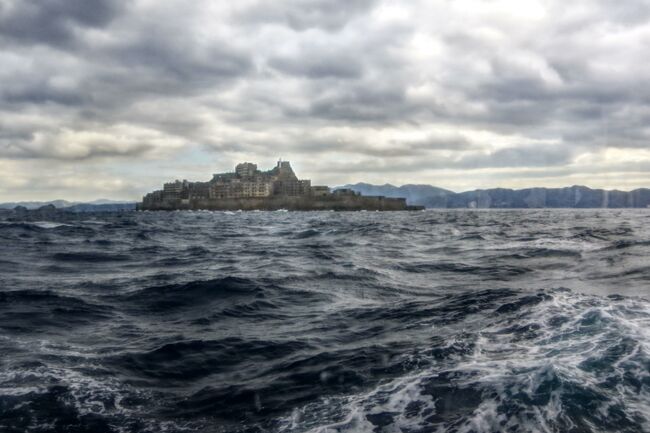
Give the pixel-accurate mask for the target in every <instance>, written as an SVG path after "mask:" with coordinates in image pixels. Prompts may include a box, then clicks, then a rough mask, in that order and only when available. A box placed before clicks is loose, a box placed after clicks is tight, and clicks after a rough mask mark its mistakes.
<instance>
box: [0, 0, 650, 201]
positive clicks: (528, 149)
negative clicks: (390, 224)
mask: <svg viewBox="0 0 650 433" xmlns="http://www.w3.org/2000/svg"><path fill="white" fill-rule="evenodd" d="M506 12H507V13H506ZM648 19H650V6H648V4H647V3H646V2H643V1H640V0H639V1H636V0H632V1H629V2H614V1H610V0H598V1H586V0H578V1H577V2H572V3H571V4H566V2H560V1H559V0H547V1H544V2H536V1H533V0H530V2H528V3H527V2H523V3H521V4H519V3H517V4H511V3H507V4H506V3H503V2H501V1H498V0H497V1H494V2H489V3H485V4H482V6H480V7H479V6H477V7H476V8H470V9H466V10H462V11H461V10H459V9H458V6H457V5H455V4H453V3H452V2H446V1H440V2H438V1H434V2H422V3H419V2H412V3H408V4H406V3H405V4H397V3H395V2H388V1H384V0H361V1H344V0H287V1H283V2H279V3H278V2H275V3H273V4H271V3H268V2H261V1H256V0H242V1H241V2H236V3H233V4H228V2H211V1H208V0H197V1H196V2H192V4H191V5H189V6H188V4H187V3H185V2H181V1H180V0H170V1H168V2H161V3H156V2H148V1H142V0H92V1H88V0H87V1H80V0H79V1H77V0H74V1H67V0H66V1H63V0H51V1H47V2H39V1H35V0H21V1H17V0H0V64H2V68H0V82H2V83H3V84H2V85H1V86H0V166H2V164H5V165H6V166H8V167H13V166H14V162H15V161H25V160H29V161H36V160H39V161H50V162H51V166H52V170H53V171H56V170H59V169H60V167H61V165H60V164H64V163H68V162H69V161H76V162H77V163H78V164H79V165H80V166H82V165H83V166H85V165H84V164H106V167H108V165H109V164H111V161H113V160H115V161H118V162H117V163H116V164H118V165H119V166H120V167H122V169H121V171H120V173H121V175H122V176H126V177H127V178H128V183H129V184H130V185H133V184H137V183H138V181H137V180H138V176H139V175H138V173H142V170H150V171H154V172H155V171H156V170H151V168H152V167H157V166H158V165H159V164H161V163H163V162H165V161H167V162H170V163H171V161H176V160H177V159H180V160H183V163H184V164H185V166H187V167H191V166H193V164H194V165H196V166H203V165H204V164H208V163H209V164H212V162H213V161H217V162H218V163H222V162H223V164H224V166H225V167H229V165H231V162H234V161H236V160H238V159H240V158H244V159H249V160H250V159H255V158H256V157H257V156H259V157H265V158H271V157H275V156H278V154H282V155H283V156H285V157H287V158H292V159H294V160H297V161H303V164H302V165H303V166H309V163H313V164H318V168H314V174H317V173H322V172H326V171H327V167H331V170H330V173H339V174H340V175H344V174H345V175H349V176H356V178H357V179H358V180H364V179H365V177H364V176H369V175H370V174H372V173H378V175H379V174H380V175H381V176H384V177H385V181H388V182H393V183H400V181H401V180H405V179H408V181H411V182H413V181H416V182H420V183H422V182H432V183H437V182H438V180H439V178H438V177H436V178H426V176H430V173H431V172H432V171H435V170H457V171H459V172H463V173H464V174H463V175H462V176H460V177H459V175H457V174H455V175H453V176H456V177H455V178H452V177H449V178H448V179H445V181H448V182H449V184H448V185H447V186H450V187H453V185H454V184H463V182H465V179H464V178H466V177H467V176H470V174H467V172H478V171H481V170H482V171H483V172H490V173H493V176H494V179H495V182H499V184H502V183H503V182H504V179H506V178H505V177H503V176H501V175H500V174H499V173H501V172H507V170H522V172H521V177H522V178H526V177H530V178H538V179H543V178H544V177H550V176H543V175H542V174H540V173H541V172H542V171H544V170H547V171H548V173H555V174H557V176H556V177H558V178H561V177H562V176H564V177H565V178H566V179H567V182H569V181H570V175H571V174H572V173H574V174H575V175H579V174H581V173H582V175H584V176H587V177H588V176H591V178H593V179H594V182H596V183H597V182H599V181H600V180H599V179H600V178H602V177H603V176H597V175H596V174H597V173H596V171H595V170H596V169H595V168H594V167H595V165H594V164H596V163H595V162H594V161H602V164H600V165H598V170H600V171H601V172H602V173H603V174H604V175H605V174H607V173H608V172H611V173H612V176H616V174H615V173H620V172H625V171H626V170H624V169H623V168H624V167H630V166H635V167H636V166H645V165H643V164H646V162H645V161H646V160H650V154H648V153H647V152H646V151H647V150H648V149H650V146H649V144H650V141H649V139H650V129H648V127H647V125H648V124H649V122H650V90H648V89H650V87H649V86H647V85H646V84H647V77H648V76H649V75H650V61H648V60H646V57H647V56H646V54H647V52H646V51H647V43H648V40H649V39H648V37H647V36H646V35H647V32H646V31H645V26H646V23H647V22H648ZM549 143H553V144H549ZM206 161H208V162H206ZM341 161H345V163H344V164H342V163H341ZM630 161H634V162H636V161H638V164H636V165H635V164H632V163H630ZM59 163H60V164H59ZM45 166H46V165H44V167H45ZM332 166H336V167H335V168H334V167H332ZM608 167H609V168H608ZM526 170H528V171H526ZM627 171H629V170H627ZM5 173H7V174H6V175H5V178H0V182H1V181H2V180H3V179H6V178H8V177H9V176H11V169H6V170H5ZM105 173H106V176H107V177H106V182H108V183H110V182H111V180H110V179H109V176H110V170H106V171H105ZM163 175H164V173H161V174H160V176H161V179H162V176H163ZM422 176H425V177H422ZM450 176H452V175H450ZM415 177H417V178H415ZM382 179H383V177H382ZM351 180H353V179H351ZM554 181H555V180H554ZM25 182H26V184H28V181H27V180H26V181H25ZM558 182H559V180H558ZM341 183H343V182H341ZM441 186H446V185H445V184H443V185H441ZM505 186H507V185H505ZM71 188H72V187H71ZM71 190H72V189H71Z"/></svg>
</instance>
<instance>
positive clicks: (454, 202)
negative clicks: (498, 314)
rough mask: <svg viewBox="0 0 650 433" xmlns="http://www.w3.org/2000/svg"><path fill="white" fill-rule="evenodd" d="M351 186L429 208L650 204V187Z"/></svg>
mask: <svg viewBox="0 0 650 433" xmlns="http://www.w3.org/2000/svg"><path fill="white" fill-rule="evenodd" d="M339 188H349V189H352V190H354V191H357V192H359V193H361V194H363V195H384V196H387V197H403V198H406V201H407V203H408V204H411V205H420V206H425V207H427V208H478V209H488V208H499V209H504V208H645V207H649V206H650V189H646V188H641V189H635V190H633V191H629V192H628V191H618V190H611V191H608V190H602V189H592V188H589V187H586V186H579V185H574V186H571V187H567V188H526V189H520V190H514V189H507V188H493V189H478V190H474V191H466V192H461V193H455V192H452V191H448V190H445V189H442V188H437V187H434V186H430V185H404V186H401V187H396V186H393V185H389V184H386V185H370V184H366V183H357V184H354V185H345V186H342V187H339Z"/></svg>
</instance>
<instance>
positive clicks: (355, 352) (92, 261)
mask: <svg viewBox="0 0 650 433" xmlns="http://www.w3.org/2000/svg"><path fill="white" fill-rule="evenodd" d="M649 254H650V212H648V211H647V210H526V211H523V210H522V211H516V210H508V211H498V210H491V211H462V210H453V211H424V212H395V213H375V212H358V213H337V212H313V213H312V212H306V213H292V212H170V213H149V212H144V213H142V212H141V213H135V212H134V213H130V214H122V215H106V216H78V217H74V218H73V217H68V218H63V219H61V220H57V221H32V222H9V221H0V431H1V432H3V433H4V432H286V433H298V432H311V433H316V432H321V433H325V432H390V433H393V432H408V433H423V432H458V433H461V432H464V433H470V432H473V433H488V432H520V431H526V432H605V431H619V432H640V431H650V302H649V299H650V298H649V296H650V262H649V261H648V256H649Z"/></svg>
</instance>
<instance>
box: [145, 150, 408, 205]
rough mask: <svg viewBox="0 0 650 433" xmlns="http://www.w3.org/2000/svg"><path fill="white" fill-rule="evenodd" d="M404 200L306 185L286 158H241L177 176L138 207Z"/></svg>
mask: <svg viewBox="0 0 650 433" xmlns="http://www.w3.org/2000/svg"><path fill="white" fill-rule="evenodd" d="M408 208H409V207H408V206H406V200H405V199H400V198H386V197H362V196H360V195H358V194H356V193H354V192H353V191H350V190H337V191H335V192H334V193H332V192H331V191H330V189H329V187H327V186H313V187H312V186H311V181H310V180H308V179H298V176H296V174H295V173H294V171H293V168H292V167H291V164H290V163H289V161H278V163H277V165H276V166H275V167H273V168H272V169H270V170H267V171H261V170H259V169H258V168H257V165H256V164H253V163H250V162H243V163H240V164H237V165H236V166H235V171H234V172H229V173H216V174H214V175H213V176H212V179H211V180H210V181H208V182H188V181H187V180H183V181H180V180H177V181H175V182H170V183H165V184H164V185H163V189H162V190H158V191H154V192H152V193H149V194H147V195H145V196H144V197H143V199H142V203H140V204H138V209H141V210H174V209H218V210H237V209H266V210H272V209H293V210H328V209H334V210H362V209H365V210H406V209H408Z"/></svg>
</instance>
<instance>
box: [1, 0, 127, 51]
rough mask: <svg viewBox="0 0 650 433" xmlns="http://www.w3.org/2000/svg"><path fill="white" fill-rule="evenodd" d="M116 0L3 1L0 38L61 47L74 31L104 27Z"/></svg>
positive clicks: (115, 11)
mask: <svg viewBox="0 0 650 433" xmlns="http://www.w3.org/2000/svg"><path fill="white" fill-rule="evenodd" d="M123 3H124V2H122V1H119V0H3V1H2V2H0V36H1V37H3V38H6V39H10V40H14V41H16V42H19V43H24V44H29V43H41V44H46V45H54V46H57V45H65V44H67V43H69V42H71V41H72V40H73V39H74V32H75V29H77V28H79V27H81V28H87V27H103V26H106V25H107V24H108V23H109V22H110V21H111V20H112V19H113V18H115V16H116V15H117V14H118V12H119V11H120V9H121V8H122V5H123Z"/></svg>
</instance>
